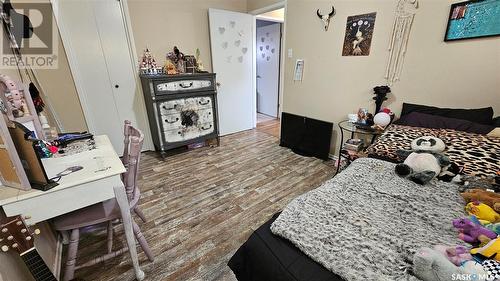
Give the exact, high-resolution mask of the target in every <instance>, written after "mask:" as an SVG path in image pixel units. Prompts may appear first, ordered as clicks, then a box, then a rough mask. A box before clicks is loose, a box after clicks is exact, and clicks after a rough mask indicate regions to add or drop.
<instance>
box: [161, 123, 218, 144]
mask: <svg viewBox="0 0 500 281" xmlns="http://www.w3.org/2000/svg"><path fill="white" fill-rule="evenodd" d="M214 130H215V128H214V123H213V122H211V123H205V124H200V125H197V126H192V127H187V128H180V129H176V130H168V131H165V132H163V134H164V137H165V141H166V142H167V143H174V142H182V141H186V140H191V139H195V138H199V137H202V136H206V135H209V134H211V133H213V132H214Z"/></svg>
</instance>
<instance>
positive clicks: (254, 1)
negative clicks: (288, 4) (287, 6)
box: [247, 0, 283, 12]
mask: <svg viewBox="0 0 500 281" xmlns="http://www.w3.org/2000/svg"><path fill="white" fill-rule="evenodd" d="M279 2H283V0H247V11H249V12H251V11H255V10H258V9H262V8H265V7H268V6H271V5H273V4H276V3H279Z"/></svg>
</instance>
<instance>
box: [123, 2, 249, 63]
mask: <svg viewBox="0 0 500 281" xmlns="http://www.w3.org/2000/svg"><path fill="white" fill-rule="evenodd" d="M145 2H146V1H139V0H128V6H129V13H130V20H131V24H132V31H133V35H134V40H135V46H136V50H137V56H138V57H139V58H140V57H141V56H142V52H143V50H144V49H145V48H146V47H147V48H149V49H150V51H151V53H152V54H153V55H154V57H155V58H156V60H157V61H158V62H159V64H160V65H162V66H163V65H164V64H165V55H166V53H167V52H169V51H171V50H172V49H173V47H174V46H177V47H178V48H179V50H180V51H181V52H183V53H184V54H193V55H194V53H195V50H196V48H199V49H200V51H201V60H202V62H203V64H204V66H205V70H208V71H211V70H212V63H211V54H210V36H209V34H210V33H209V26H208V9H209V8H215V9H223V10H230V11H235V12H246V11H247V2H246V0H203V1H199V0H169V1H161V0H148V1H147V2H146V3H145Z"/></svg>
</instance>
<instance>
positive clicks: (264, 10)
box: [248, 0, 287, 15]
mask: <svg viewBox="0 0 500 281" xmlns="http://www.w3.org/2000/svg"><path fill="white" fill-rule="evenodd" d="M286 2H287V1H286V0H285V1H280V2H277V3H274V4H271V5H269V6H266V7H263V8H259V9H256V10H253V11H249V12H248V13H249V14H251V15H260V14H263V13H267V12H270V11H274V10H278V9H281V8H284V7H286ZM285 12H286V9H285ZM285 15H286V13H285Z"/></svg>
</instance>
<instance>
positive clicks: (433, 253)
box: [413, 189, 500, 281]
mask: <svg viewBox="0 0 500 281" xmlns="http://www.w3.org/2000/svg"><path fill="white" fill-rule="evenodd" d="M461 195H462V197H463V198H464V200H465V202H466V206H465V208H464V209H465V212H466V214H467V215H468V217H463V218H457V219H455V220H453V222H452V225H453V226H454V227H455V228H456V229H457V231H458V237H459V238H460V239H461V240H463V241H464V242H465V243H467V244H469V246H468V247H465V246H461V245H437V246H434V247H433V248H422V249H420V250H419V251H418V252H417V253H416V254H415V256H414V258H413V272H414V274H415V275H416V276H417V277H419V278H421V279H422V280H424V281H440V280H492V281H495V280H500V236H499V235H500V214H499V213H497V210H500V194H498V193H495V192H492V191H487V190H482V189H470V190H467V191H466V192H463V193H461ZM474 276H475V277H474ZM454 278H455V279H454ZM457 278H476V279H457ZM478 278H483V279H478Z"/></svg>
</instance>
